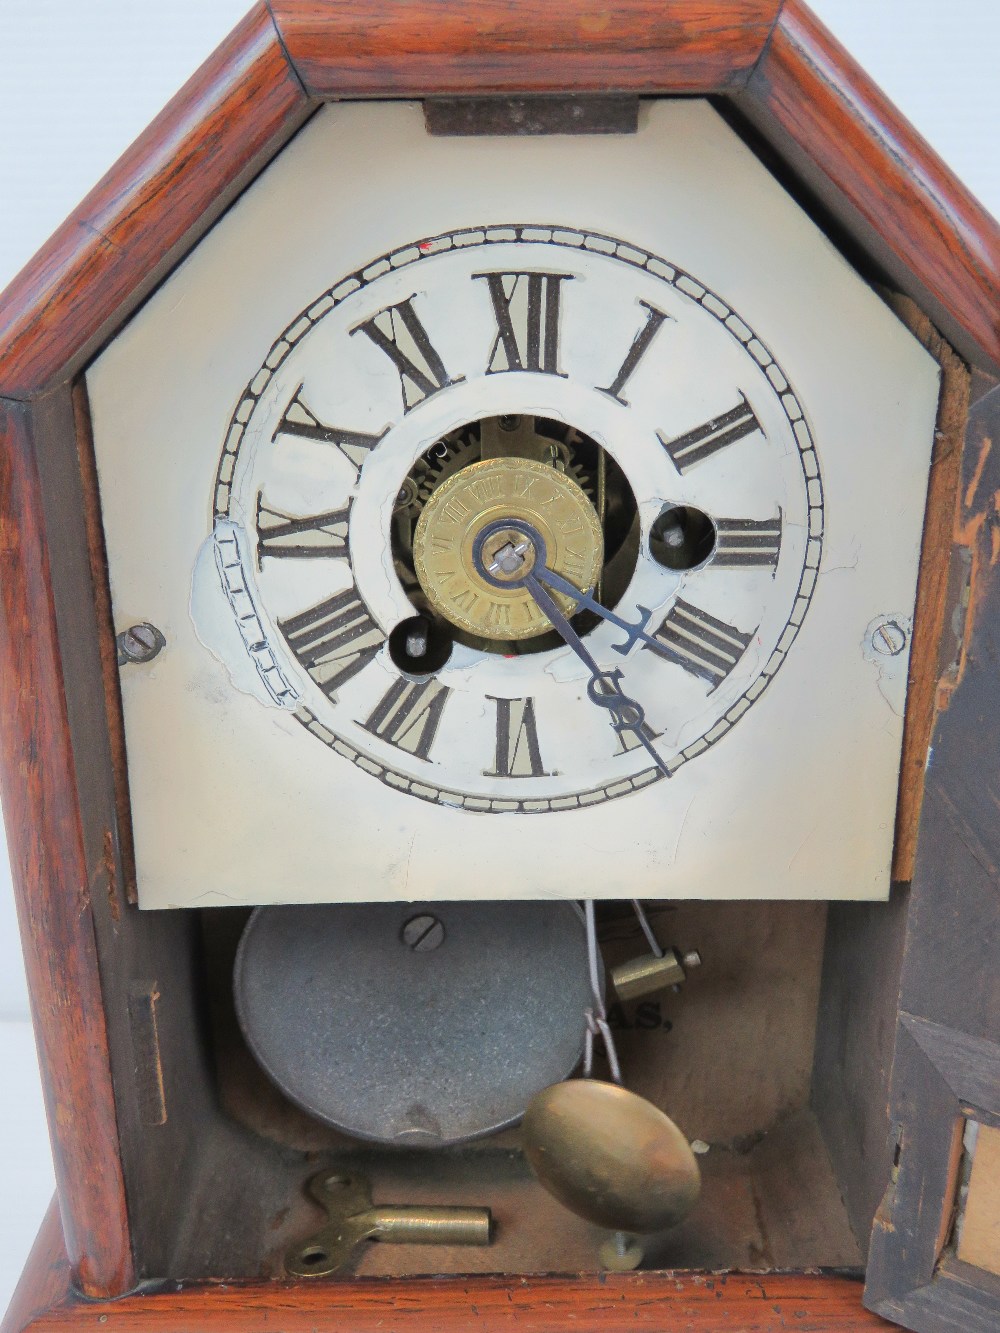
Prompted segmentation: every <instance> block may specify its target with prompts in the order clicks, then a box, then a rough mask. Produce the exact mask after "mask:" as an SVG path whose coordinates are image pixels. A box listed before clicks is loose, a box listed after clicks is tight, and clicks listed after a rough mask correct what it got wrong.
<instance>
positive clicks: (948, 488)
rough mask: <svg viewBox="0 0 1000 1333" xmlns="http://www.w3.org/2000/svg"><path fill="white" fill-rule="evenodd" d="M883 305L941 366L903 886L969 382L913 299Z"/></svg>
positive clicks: (924, 543) (927, 734) (946, 596)
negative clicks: (889, 309)
mask: <svg viewBox="0 0 1000 1333" xmlns="http://www.w3.org/2000/svg"><path fill="white" fill-rule="evenodd" d="M887 299H888V300H889V303H890V305H891V306H892V308H893V309H894V310H895V312H896V314H897V316H898V317H899V318H900V319H901V320H902V322H903V323H904V324H905V325H906V327H907V328H908V329H909V330H910V332H911V333H912V334H913V335H914V336H915V337H916V338H917V339H918V341H919V342H920V343H921V344H922V345H923V346H924V347H925V348H926V349H927V351H928V352H929V353H930V354H931V356H933V357H934V359H935V361H937V363H938V364H939V365H940V367H941V393H940V396H939V398H938V411H937V419H936V422H935V427H934V445H933V449H932V451H931V466H930V478H929V482H928V487H927V505H926V509H925V516H924V531H923V537H922V540H921V546H920V565H919V570H920V573H919V578H918V580H917V599H916V606H915V609H914V613H913V634H912V639H911V650H910V663H909V672H908V680H907V690H906V713H905V722H904V726H903V748H902V754H901V758H900V768H899V795H898V799H897V804H896V832H895V840H894V843H893V859H892V878H893V879H894V880H897V881H898V880H902V881H906V882H909V881H910V880H911V879H912V878H913V869H914V862H915V859H916V852H917V831H918V829H919V826H920V810H921V806H922V805H923V797H924V778H925V774H926V771H927V754H928V750H929V748H930V744H931V736H932V735H933V731H934V722H935V720H936V718H937V713H938V702H939V691H938V685H939V682H940V679H941V676H942V670H943V666H942V650H943V649H944V650H945V652H944V655H945V657H946V659H947V662H946V665H945V667H944V669H948V667H950V666H951V662H952V660H953V659H954V658H955V656H956V654H955V651H954V644H952V651H951V652H950V653H949V652H948V651H947V647H946V645H944V644H943V643H942V638H943V636H944V631H945V621H946V617H947V613H948V611H949V610H952V609H953V605H952V602H953V593H954V589H953V588H952V586H951V579H950V574H951V570H952V565H953V551H954V544H955V542H956V540H957V536H958V534H959V499H960V495H961V480H962V452H963V448H964V444H965V435H966V430H967V428H968V422H969V399H970V387H971V377H970V374H969V370H968V367H967V366H966V365H965V363H964V361H962V360H961V358H960V357H958V356H957V355H956V353H955V352H954V351H953V349H952V348H951V346H950V344H948V343H947V342H946V341H945V340H944V338H942V337H941V335H940V333H938V331H937V329H936V328H935V327H934V325H933V324H932V323H931V321H930V320H929V319H928V318H927V316H926V315H925V314H924V313H923V311H921V310H920V309H919V307H918V306H917V305H916V304H915V303H914V302H913V301H911V300H910V299H909V298H908V297H900V296H891V295H890V296H889V297H888V298H887Z"/></svg>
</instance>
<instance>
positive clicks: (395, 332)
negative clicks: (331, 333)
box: [351, 297, 465, 412]
mask: <svg viewBox="0 0 1000 1333" xmlns="http://www.w3.org/2000/svg"><path fill="white" fill-rule="evenodd" d="M351 333H352V334H353V333H363V334H364V335H365V337H366V338H370V339H371V341H372V342H373V343H374V344H375V346H376V347H377V348H378V349H379V350H380V351H382V352H384V353H385V354H386V356H387V357H388V358H389V360H390V361H391V362H392V364H393V365H394V366H395V367H396V369H397V370H398V371H399V383H400V387H401V389H402V391H403V411H404V412H409V411H410V409H411V408H414V407H416V406H417V404H418V403H422V402H423V401H424V399H425V398H430V396H431V395H432V394H435V393H437V392H438V391H439V390H441V389H446V388H447V387H448V386H449V385H450V384H459V383H461V381H462V380H464V379H465V376H464V375H459V376H458V378H457V379H452V378H451V376H450V375H449V374H448V371H447V370H446V369H445V365H444V362H443V361H442V360H441V357H440V356H439V355H438V353H437V351H436V350H435V348H434V344H433V343H432V342H431V340H430V337H429V336H428V333H427V330H426V329H425V328H424V326H423V324H421V322H420V316H419V315H418V314H417V312H416V311H415V310H414V308H413V298H412V297H408V298H407V299H406V300H405V301H400V302H399V303H398V305H391V306H387V307H386V308H385V310H380V311H379V313H378V314H377V315H374V316H373V317H372V318H371V319H367V320H365V322H364V323H363V324H359V325H358V326H357V327H356V328H353V329H351Z"/></svg>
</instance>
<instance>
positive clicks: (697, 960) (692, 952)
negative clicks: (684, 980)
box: [681, 949, 701, 967]
mask: <svg viewBox="0 0 1000 1333" xmlns="http://www.w3.org/2000/svg"><path fill="white" fill-rule="evenodd" d="M681 962H682V963H683V964H684V966H685V967H701V954H700V953H699V952H698V950H697V949H689V950H688V952H687V953H686V954H684V956H683V957H682V958H681Z"/></svg>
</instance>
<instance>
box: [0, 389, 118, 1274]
mask: <svg viewBox="0 0 1000 1333" xmlns="http://www.w3.org/2000/svg"><path fill="white" fill-rule="evenodd" d="M66 423H69V425H70V428H71V424H72V404H71V402H70V401H69V391H68V390H65V391H63V390H60V391H59V392H58V393H56V394H54V395H51V396H50V397H49V398H48V399H46V400H43V401H41V402H39V403H36V404H34V405H33V406H31V407H28V406H26V405H24V404H17V403H11V402H8V401H4V400H2V399H0V496H2V497H3V513H2V522H0V737H2V748H0V789H2V796H3V810H4V822H5V825H6V828H7V841H8V848H9V851H10V859H11V871H12V880H13V885H14V899H15V903H16V906H17V912H18V919H19V922H20V927H21V943H22V949H23V952H24V959H25V969H26V973H27V978H28V989H29V996H30V1000H31V1009H32V1018H33V1022H34V1027H35V1039H36V1042H37V1044H38V1049H39V1057H40V1066H41V1073H42V1086H43V1094H44V1099H45V1106H46V1114H47V1118H48V1124H49V1134H50V1138H51V1141H52V1150H53V1159H54V1167H55V1174H56V1181H57V1185H58V1190H59V1200H60V1206H61V1211H62V1222H63V1228H64V1232H65V1237H66V1243H67V1246H68V1249H69V1253H70V1256H71V1260H72V1264H73V1267H74V1271H75V1274H76V1281H77V1282H78V1284H79V1286H80V1288H81V1290H83V1291H85V1292H86V1293H87V1294H88V1295H100V1296H106V1295H112V1294H118V1293H120V1292H122V1291H126V1290H128V1289H129V1288H130V1287H131V1286H132V1284H133V1282H134V1270H133V1263H132V1252H131V1244H130V1238H129V1228H128V1211H127V1205H126V1200H125V1185H124V1179H123V1176H122V1170H121V1162H120V1145H119V1142H118V1124H117V1115H116V1111H115V1101H114V1092H113V1087H112V1080H111V1070H110V1058H109V1051H108V1033H107V1027H106V1023H105V1017H104V1010H103V1002H102V995H101V985H100V977H99V969H98V962H97V949H96V940H95V936H94V924H93V917H92V908H91V902H90V893H91V883H90V878H91V877H90V871H89V869H88V865H87V859H86V855H85V852H84V845H83V830H82V827H81V822H80V806H79V798H78V793H77V789H76V778H75V769H74V760H73V754H72V747H71V741H70V735H69V721H68V712H67V701H66V692H65V687H64V678H63V663H62V658H61V655H60V650H59V641H58V631H57V627H56V614H55V602H54V594H53V587H52V577H51V569H50V564H49V555H48V548H49V543H50V542H51V540H52V536H51V534H49V533H47V532H46V531H45V528H44V520H43V517H42V500H41V486H40V480H39V475H38V469H37V464H36V461H35V457H34V448H35V443H36V439H37V438H38V437H39V436H43V435H44V434H45V431H46V430H47V429H50V428H51V429H58V428H59V427H60V426H64V425H66Z"/></svg>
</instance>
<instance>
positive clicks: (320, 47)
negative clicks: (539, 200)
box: [271, 0, 780, 98]
mask: <svg viewBox="0 0 1000 1333" xmlns="http://www.w3.org/2000/svg"><path fill="white" fill-rule="evenodd" d="M779 8H780V0H610V3H609V2H608V0H547V3H544V4H540V3H538V0H481V3H479V4H475V5H470V4H456V3H455V2H454V0H386V3H383V4H379V5H373V4H372V3H371V0H271V10H272V13H273V14H274V19H275V22H276V23H277V25H278V29H279V31H280V32H281V36H282V40H283V41H284V44H285V47H286V49H287V50H288V54H289V56H290V57H291V60H292V63H293V64H294V66H295V68H296V69H297V70H298V72H299V75H300V76H301V78H302V81H303V83H304V84H305V86H306V88H307V89H308V91H309V92H310V93H311V94H312V96H314V97H326V98H329V97H352V96H355V97H357V96H360V97H401V96H405V97H422V96H424V95H425V94H431V93H512V92H520V93H524V92H546V93H551V92H579V93H593V92H609V91H618V92H645V93H661V92H682V93H711V92H719V91H721V90H723V89H725V88H730V87H733V86H734V85H736V84H739V83H742V82H743V81H744V80H745V79H746V77H747V76H748V74H749V73H750V70H751V69H752V68H753V64H754V62H755V60H756V59H757V57H758V56H759V55H760V52H761V50H762V49H763V47H764V43H765V42H766V41H767V37H768V34H769V32H770V30H771V26H772V24H773V23H774V20H775V18H776V17H777V13H778V10H779Z"/></svg>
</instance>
